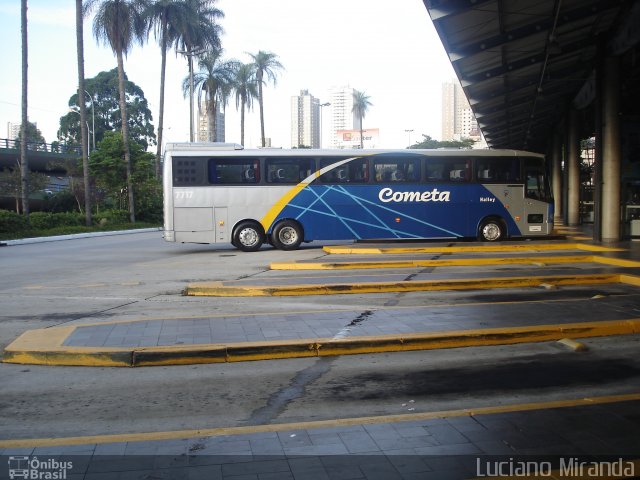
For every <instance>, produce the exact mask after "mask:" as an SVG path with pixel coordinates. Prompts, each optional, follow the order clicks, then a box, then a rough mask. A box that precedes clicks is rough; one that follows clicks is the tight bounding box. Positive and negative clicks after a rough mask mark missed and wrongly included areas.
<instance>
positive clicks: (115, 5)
mask: <svg viewBox="0 0 640 480" xmlns="http://www.w3.org/2000/svg"><path fill="white" fill-rule="evenodd" d="M96 3H99V6H98V12H97V13H96V16H95V18H94V20H93V34H94V35H95V37H96V40H97V41H98V42H102V43H104V44H108V45H109V46H110V47H111V49H112V50H113V53H115V54H116V58H117V60H118V90H119V91H120V115H121V118H122V144H123V149H124V160H125V164H126V167H127V190H128V196H129V218H130V220H131V222H132V223H134V222H135V221H136V215H135V206H134V196H133V179H132V165H131V152H130V149H129V123H128V122H127V102H126V94H125V85H124V80H125V74H124V60H123V56H124V55H126V54H127V53H129V51H130V50H131V47H132V46H133V42H134V40H140V41H142V39H144V38H145V33H146V29H145V25H144V18H143V15H142V12H143V9H144V7H145V6H146V5H145V2H144V1H143V0H89V1H88V2H87V9H89V8H91V7H92V6H93V5H94V4H96Z"/></svg>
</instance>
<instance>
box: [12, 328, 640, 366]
mask: <svg viewBox="0 0 640 480" xmlns="http://www.w3.org/2000/svg"><path fill="white" fill-rule="evenodd" d="M74 330H75V327H60V328H50V329H40V330H30V331H27V332H25V333H23V334H22V335H21V336H20V337H18V339H16V340H15V341H14V342H13V343H12V344H11V345H9V346H8V347H7V348H6V349H5V351H4V359H3V362H5V363H18V364H36V365H75V366H93V367H97V366H99V367H105V366H109V367H140V366H158V365H187V364H198V363H228V362H245V361H254V360H274V359H282V358H305V357H324V356H336V355H356V354H365V353H379V352H401V351H414V350H435V349H449V348H463V347H479V346H494V345H512V344H517V343H535V342H548V341H558V340H562V339H566V338H589V337H604V336H611V335H631V334H637V333H640V319H632V320H613V321H601V322H582V323H567V324H555V325H540V326H526V327H509V328H488V329H477V330H458V331H449V332H438V333H414V334H407V335H397V334H394V335H380V336H369V337H353V338H341V339H335V338H317V339H302V340H286V341H270V342H244V343H233V344H228V345H223V344H219V345H215V344H211V345H181V346H169V347H135V348H134V347H119V348H109V347H66V346H64V345H63V343H64V340H65V339H66V338H67V337H68V336H69V335H70V334H71V333H73V331H74Z"/></svg>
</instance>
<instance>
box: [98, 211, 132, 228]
mask: <svg viewBox="0 0 640 480" xmlns="http://www.w3.org/2000/svg"><path fill="white" fill-rule="evenodd" d="M93 221H94V222H95V223H96V224H97V225H106V224H110V223H127V222H128V221H129V212H128V211H126V210H115V209H111V210H103V211H101V212H99V213H96V214H94V215H93Z"/></svg>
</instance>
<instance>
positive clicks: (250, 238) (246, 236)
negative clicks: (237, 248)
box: [238, 228, 260, 247]
mask: <svg viewBox="0 0 640 480" xmlns="http://www.w3.org/2000/svg"><path fill="white" fill-rule="evenodd" d="M238 240H239V241H240V244H241V245H242V246H244V247H253V246H254V245H256V244H257V243H258V241H259V240H260V235H259V234H258V232H257V231H256V230H254V229H253V228H243V229H242V230H240V233H239V234H238Z"/></svg>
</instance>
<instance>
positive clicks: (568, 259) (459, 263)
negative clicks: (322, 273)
mask: <svg viewBox="0 0 640 480" xmlns="http://www.w3.org/2000/svg"><path fill="white" fill-rule="evenodd" d="M564 263H600V264H605V265H613V266H618V267H628V268H633V267H636V268H640V262H637V261H633V260H625V259H620V258H611V257H602V256H599V255H571V256H547V257H542V256H540V257H493V258H447V259H438V260H427V259H425V260H389V261H386V260H383V261H370V262H303V263H302V262H274V263H271V264H270V265H269V268H270V269H271V270H354V269H378V268H380V269H382V268H396V269H402V268H420V267H422V268H424V267H473V266H487V265H540V264H543V265H547V264H550V265H553V264H564Z"/></svg>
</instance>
